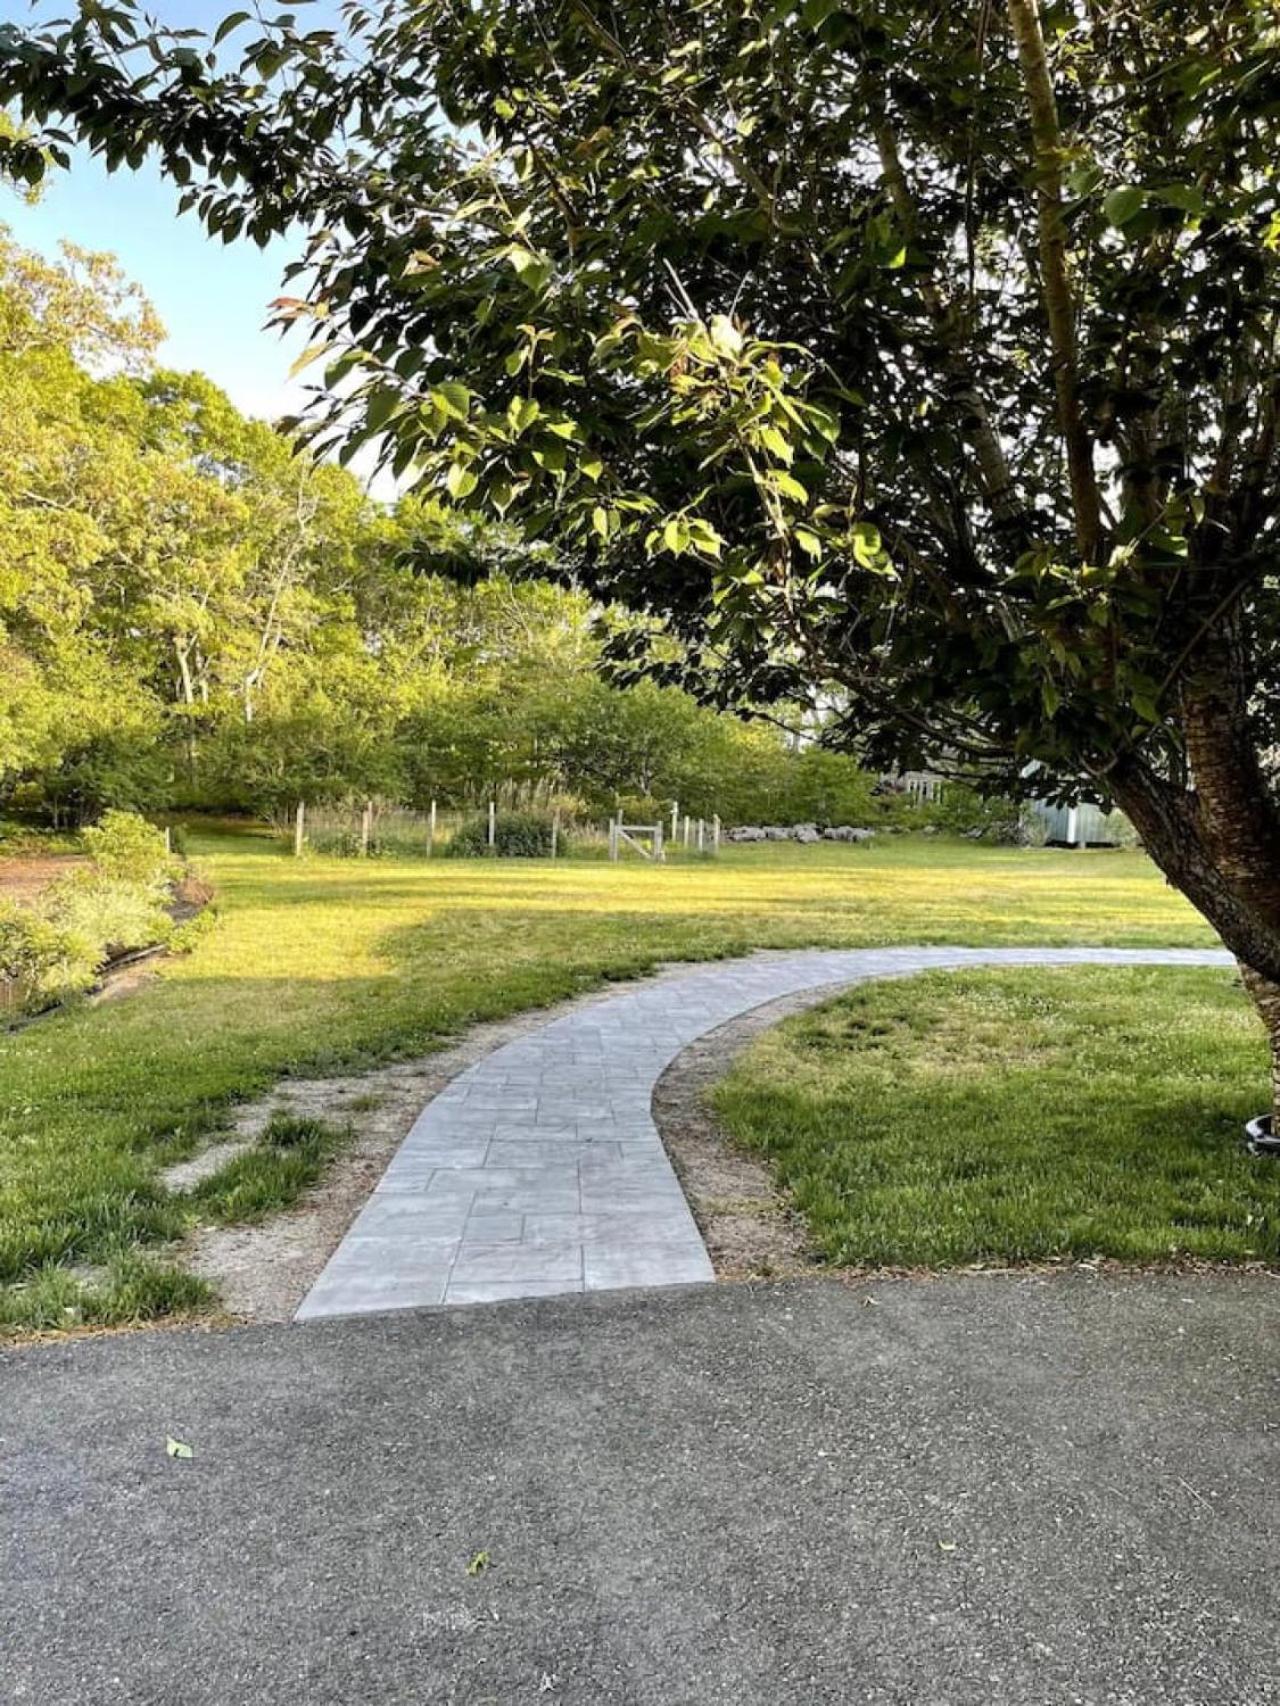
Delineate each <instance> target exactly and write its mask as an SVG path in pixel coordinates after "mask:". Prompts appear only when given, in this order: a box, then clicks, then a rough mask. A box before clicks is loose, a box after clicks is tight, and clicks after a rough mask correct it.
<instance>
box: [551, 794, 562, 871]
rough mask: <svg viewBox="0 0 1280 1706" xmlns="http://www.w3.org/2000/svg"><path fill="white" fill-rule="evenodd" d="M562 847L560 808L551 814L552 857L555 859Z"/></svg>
mask: <svg viewBox="0 0 1280 1706" xmlns="http://www.w3.org/2000/svg"><path fill="white" fill-rule="evenodd" d="M559 846H560V807H559V806H557V807H556V809H555V810H554V811H553V812H552V814H551V857H552V858H553V859H554V858H555V856H556V852H557V849H558V848H559Z"/></svg>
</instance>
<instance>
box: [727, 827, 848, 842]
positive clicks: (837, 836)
mask: <svg viewBox="0 0 1280 1706" xmlns="http://www.w3.org/2000/svg"><path fill="white" fill-rule="evenodd" d="M874 835H875V830H874V829H856V828H854V827H853V825H851V824H847V823H841V824H828V825H827V826H826V827H825V828H822V829H819V827H818V825H817V824H816V823H792V824H779V823H769V824H754V823H740V824H738V826H737V827H736V828H735V829H727V830H726V831H725V840H726V841H799V842H802V843H808V842H812V841H870V840H871V839H872V838H873V837H874Z"/></svg>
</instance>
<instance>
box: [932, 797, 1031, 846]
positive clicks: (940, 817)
mask: <svg viewBox="0 0 1280 1706" xmlns="http://www.w3.org/2000/svg"><path fill="white" fill-rule="evenodd" d="M922 810H923V812H924V813H925V815H926V818H927V821H928V822H930V823H932V824H933V825H934V826H935V827H936V828H938V829H943V830H946V831H948V833H950V834H952V835H974V836H981V837H982V838H983V839H984V840H987V841H996V842H1000V843H1002V844H1004V845H1008V846H1012V845H1013V844H1014V843H1015V842H1016V841H1017V840H1018V833H1019V823H1020V820H1021V815H1022V814H1021V810H1020V808H1019V806H1018V803H1017V801H1016V800H1010V799H1005V798H1002V797H1000V796H996V797H994V798H990V797H987V796H984V795H982V794H979V793H978V792H977V791H976V790H975V789H973V788H969V787H966V786H965V785H964V783H962V782H951V783H948V785H947V786H946V788H944V789H943V792H942V798H941V799H939V800H936V801H934V802H933V803H932V804H931V805H928V806H925V807H923V808H922Z"/></svg>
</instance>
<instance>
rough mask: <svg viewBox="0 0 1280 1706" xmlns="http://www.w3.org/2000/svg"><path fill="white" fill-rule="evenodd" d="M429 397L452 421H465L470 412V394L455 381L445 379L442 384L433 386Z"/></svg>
mask: <svg viewBox="0 0 1280 1706" xmlns="http://www.w3.org/2000/svg"><path fill="white" fill-rule="evenodd" d="M431 396H432V399H433V401H435V402H437V403H439V405H440V407H441V408H442V409H443V410H444V411H445V413H446V414H447V415H450V416H451V417H452V418H453V419H454V420H458V421H465V420H466V418H467V416H468V415H469V414H470V412H471V393H470V391H469V390H468V389H467V387H466V386H465V385H463V384H461V383H460V382H459V381H458V380H456V379H446V380H445V381H444V383H443V384H441V385H435V386H433V387H432V390H431Z"/></svg>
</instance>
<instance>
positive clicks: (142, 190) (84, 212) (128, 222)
mask: <svg viewBox="0 0 1280 1706" xmlns="http://www.w3.org/2000/svg"><path fill="white" fill-rule="evenodd" d="M295 4H296V0H295ZM66 9H67V8H66V6H65V0H64V3H63V4H52V5H50V4H40V5H38V6H36V7H32V6H30V5H28V4H27V3H26V0H0V23H14V24H18V25H19V26H24V25H29V24H30V23H31V22H32V20H33V17H34V18H35V19H36V20H38V19H40V18H42V17H52V16H58V15H59V14H60V13H63V12H64V11H65V10H66ZM235 9H236V8H235V5H234V0H150V3H149V4H148V5H147V7H146V10H147V11H148V12H150V13H151V14H153V15H154V16H157V17H158V18H160V19H161V21H163V22H165V23H169V24H174V25H182V26H186V27H192V26H208V25H210V24H216V23H217V21H218V20H219V19H221V18H222V17H224V16H226V15H227V14H228V13H229V12H231V11H233V10H235ZM326 15H327V16H328V18H330V19H331V18H332V15H333V12H332V8H331V7H330V6H328V5H325V4H316V5H313V6H310V7H309V8H308V22H310V21H311V20H312V19H314V26H313V27H320V26H322V25H323V23H324V22H325V21H326ZM249 28H251V26H246V29H249ZM237 39H238V38H237ZM45 182H46V188H45V191H44V194H43V196H42V198H41V200H40V201H39V202H37V203H36V204H35V205H34V206H30V207H28V206H26V205H24V203H23V202H22V201H21V200H20V199H19V198H18V197H17V196H15V195H10V194H5V193H3V192H0V221H3V222H4V223H5V224H6V225H8V226H9V228H10V230H11V231H12V233H13V235H14V237H15V238H16V239H17V240H18V242H20V243H22V244H24V245H25V246H26V247H27V248H32V249H39V250H40V251H42V252H43V253H45V254H48V255H50V256H53V255H55V254H56V252H57V246H58V241H59V239H60V238H63V237H68V238H70V239H71V240H72V241H73V242H75V243H79V244H81V245H82V246H83V247H84V248H88V249H100V250H109V251H110V252H111V253H112V254H114V255H117V256H118V257H119V259H120V261H121V263H122V264H123V266H124V268H125V271H126V272H127V273H128V274H129V276H130V277H131V278H133V279H135V280H136V281H137V282H138V283H139V284H140V285H141V286H142V287H143V289H144V290H145V291H146V293H147V295H148V296H149V297H150V298H151V301H152V302H153V303H154V304H155V307H156V309H157V311H158V312H159V315H160V318H161V320H162V321H163V322H164V325H165V327H166V329H167V330H168V333H169V338H168V342H167V343H166V344H165V346H164V348H163V349H162V350H161V352H160V359H161V361H162V362H163V363H164V364H165V365H166V366H169V367H177V368H200V369H201V370H202V371H203V372H205V373H207V374H208V375H209V377H210V378H211V379H213V380H214V381H215V382H216V383H217V384H219V385H221V386H222V388H223V389H224V390H225V391H226V392H227V393H228V394H229V395H230V397H231V399H232V401H233V402H235V403H236V404H237V405H238V407H239V408H241V409H242V410H244V411H245V412H246V413H247V414H254V415H265V416H268V417H274V416H276V415H279V414H282V413H287V412H288V411H289V410H290V409H295V408H297V407H298V406H299V405H300V402H301V396H300V389H299V386H300V383H301V382H300V381H299V382H297V383H293V384H291V383H290V381H289V378H288V373H289V367H290V364H291V363H292V361H293V359H294V357H295V355H296V354H297V353H298V350H299V349H300V348H301V347H302V346H301V340H300V338H297V337H295V338H291V339H290V340H289V341H288V342H282V341H281V340H280V338H279V336H278V335H277V334H276V333H274V332H265V331H263V329H262V327H263V323H264V321H265V320H266V317H267V311H268V310H267V304H268V303H269V302H270V301H271V299H272V297H274V296H278V295H279V294H280V291H281V274H282V272H283V270H284V268H285V266H286V265H287V263H288V262H289V261H290V260H292V259H294V258H295V251H294V249H293V248H292V247H291V246H290V244H289V243H288V242H285V241H277V242H275V243H272V244H271V245H270V246H269V247H268V248H267V249H265V250H263V249H259V248H258V246H257V245H256V244H255V243H253V242H250V241H245V242H238V243H233V244H231V245H230V246H226V245H224V244H223V243H222V242H220V241H215V240H213V239H210V238H209V237H207V236H206V235H205V234H204V228H203V227H202V226H201V225H200V223H199V221H198V220H196V219H195V218H193V217H190V216H188V217H184V218H179V217H178V214H177V197H178V193H179V192H178V191H177V190H176V189H175V188H174V186H173V185H171V184H167V183H165V182H164V181H163V179H162V178H161V177H160V175H159V173H158V172H157V171H156V170H155V169H154V168H153V167H150V166H148V167H145V168H144V169H143V170H141V171H139V172H130V171H128V170H121V171H119V172H116V173H114V174H110V173H108V172H106V171H105V170H104V169H103V168H102V167H101V166H100V165H98V163H97V162H96V161H95V160H93V159H91V158H90V157H89V156H88V155H87V154H85V153H84V152H83V151H80V152H78V153H77V154H76V156H75V158H74V161H73V165H72V169H71V170H70V171H69V172H60V171H57V170H55V171H54V172H53V173H51V175H50V176H49V177H48V178H47V179H46V180H45ZM306 377H307V378H308V379H313V378H314V370H313V372H312V373H310V374H308V375H307V376H306Z"/></svg>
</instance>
